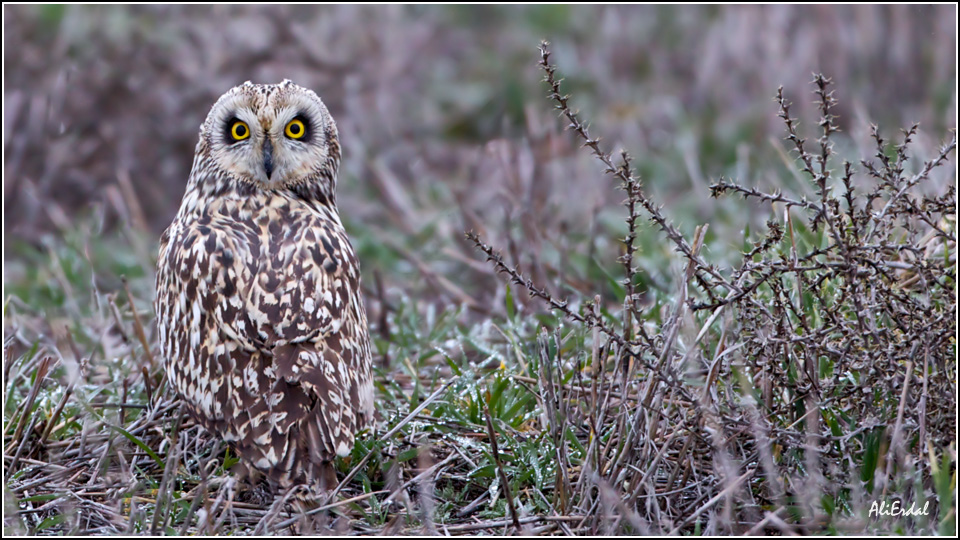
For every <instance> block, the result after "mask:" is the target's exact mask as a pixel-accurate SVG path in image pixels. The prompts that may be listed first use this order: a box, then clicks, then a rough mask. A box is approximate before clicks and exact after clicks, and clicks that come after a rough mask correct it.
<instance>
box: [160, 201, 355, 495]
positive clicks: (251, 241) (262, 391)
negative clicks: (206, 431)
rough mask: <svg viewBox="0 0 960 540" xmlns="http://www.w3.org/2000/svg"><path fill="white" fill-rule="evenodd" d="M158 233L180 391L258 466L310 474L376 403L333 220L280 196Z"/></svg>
mask: <svg viewBox="0 0 960 540" xmlns="http://www.w3.org/2000/svg"><path fill="white" fill-rule="evenodd" d="M246 216H256V218H250V219H244V217H246ZM167 236H168V242H167V243H165V244H164V246H163V247H162V251H161V274H164V275H163V276H162V277H160V276H158V280H161V279H162V280H163V281H164V282H165V283H158V291H165V293H163V294H164V295H165V296H166V303H167V304H168V305H166V306H161V309H160V311H161V318H165V319H166V322H167V325H168V328H167V329H166V332H164V330H163V329H161V334H164V333H166V334H168V335H169V336H170V338H169V339H167V340H166V341H167V345H166V347H164V348H165V353H167V354H165V356H166V357H167V358H168V360H169V361H170V364H169V368H170V376H171V379H172V380H173V381H174V383H175V385H176V386H177V389H178V391H180V393H181V395H182V396H183V397H184V398H185V401H186V402H187V403H188V406H191V407H192V408H193V410H194V411H195V412H196V413H197V416H199V417H201V418H205V419H207V421H206V422H205V423H206V424H207V427H209V428H211V429H214V430H216V431H218V432H219V433H220V434H221V435H222V436H223V437H224V438H225V439H226V440H228V441H231V442H233V443H234V444H235V445H236V446H237V447H238V450H240V452H241V453H242V454H244V455H245V457H247V458H248V459H249V460H250V461H251V462H252V463H253V464H254V465H255V466H256V467H257V468H259V469H261V470H264V471H265V472H267V473H268V474H269V475H270V476H272V477H274V478H275V479H276V480H278V481H280V482H281V483H283V484H287V483H290V482H300V481H303V480H308V481H309V480H311V476H312V474H313V473H312V472H311V469H312V468H313V466H314V465H317V464H319V463H320V462H322V461H328V460H330V459H332V457H333V456H335V455H346V454H347V453H349V451H350V449H351V448H352V447H353V442H354V435H355V433H356V432H357V431H360V430H361V429H363V428H365V427H367V426H368V425H369V423H370V421H371V420H372V415H373V386H372V381H371V380H370V350H369V338H368V334H367V328H366V315H365V313H364V310H363V304H362V301H361V297H360V294H361V292H360V276H359V263H358V261H357V259H356V255H355V254H354V252H353V249H352V247H351V246H350V244H349V242H348V241H347V239H346V235H345V233H344V232H343V229H342V226H340V223H339V220H338V219H331V218H330V217H329V216H325V215H323V214H322V213H317V212H316V211H309V210H308V209H305V208H299V209H298V208H297V207H296V206H295V205H292V203H291V202H290V201H288V200H283V199H277V200H274V201H268V204H265V205H264V206H263V207H261V208H258V209H256V211H255V212H251V211H250V209H248V208H245V207H243V206H242V205H240V206H236V207H231V206H230V205H223V206H222V207H219V208H215V209H213V211H212V212H211V213H207V214H204V215H203V216H201V218H200V219H199V220H197V221H194V222H192V223H190V224H188V225H186V226H182V227H176V226H174V227H171V230H170V231H168V235H167ZM164 264H165V265H166V267H165V268H164V267H163V265H164ZM162 303H164V302H163V301H161V300H160V298H159V295H158V304H162ZM164 312H165V314H164Z"/></svg>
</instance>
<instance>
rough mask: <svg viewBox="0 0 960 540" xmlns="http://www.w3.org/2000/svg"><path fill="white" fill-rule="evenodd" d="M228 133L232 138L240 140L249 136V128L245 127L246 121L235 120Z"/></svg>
mask: <svg viewBox="0 0 960 540" xmlns="http://www.w3.org/2000/svg"><path fill="white" fill-rule="evenodd" d="M230 135H232V136H233V140H235V141H242V140H244V139H246V138H247V137H249V136H250V128H249V127H247V123H246V122H244V121H243V120H237V121H236V122H234V123H233V126H231V127H230Z"/></svg>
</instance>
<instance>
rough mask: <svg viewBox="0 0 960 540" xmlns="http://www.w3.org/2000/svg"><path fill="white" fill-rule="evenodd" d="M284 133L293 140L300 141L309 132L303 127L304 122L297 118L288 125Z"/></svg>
mask: <svg viewBox="0 0 960 540" xmlns="http://www.w3.org/2000/svg"><path fill="white" fill-rule="evenodd" d="M283 132H284V133H286V134H287V137H290V138H291V139H300V138H302V137H303V135H304V134H305V133H306V132H307V128H306V126H304V125H303V122H301V121H300V120H299V119H297V118H294V119H293V120H291V121H290V123H289V124H287V127H286V129H284V130H283Z"/></svg>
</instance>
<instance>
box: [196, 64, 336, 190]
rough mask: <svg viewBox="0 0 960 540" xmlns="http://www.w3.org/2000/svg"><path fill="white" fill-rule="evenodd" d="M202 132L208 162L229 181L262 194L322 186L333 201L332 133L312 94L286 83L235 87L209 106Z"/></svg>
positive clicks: (329, 120) (333, 129)
mask: <svg viewBox="0 0 960 540" xmlns="http://www.w3.org/2000/svg"><path fill="white" fill-rule="evenodd" d="M207 128H208V129H207V133H208V141H209V142H210V147H211V149H212V153H213V156H214V158H215V159H217V161H218V163H219V165H220V167H221V168H222V169H223V170H224V171H226V172H227V173H229V174H230V176H232V177H234V178H236V179H238V180H241V181H244V182H248V183H250V184H253V185H255V186H256V187H258V188H259V189H262V190H277V189H287V188H293V187H297V186H303V185H318V184H323V185H322V186H319V187H320V188H321V191H322V192H323V193H327V194H330V195H332V193H333V190H334V187H335V186H334V184H335V182H336V172H337V168H338V167H339V162H340V145H339V141H338V137H337V128H336V123H335V122H334V121H333V118H331V117H330V113H329V112H328V111H327V108H326V107H325V106H324V104H323V102H322V101H320V98H319V97H317V95H316V94H314V93H313V92H312V91H310V90H307V89H306V88H302V87H300V86H297V85H295V84H293V83H291V82H289V81H284V82H283V83H280V84H277V85H252V84H249V83H248V84H244V85H241V86H238V87H235V88H234V89H232V90H231V91H229V92H227V93H226V94H224V96H223V97H221V99H220V101H218V102H217V104H216V105H215V106H214V108H213V110H212V111H211V114H210V117H209V118H208V124H207Z"/></svg>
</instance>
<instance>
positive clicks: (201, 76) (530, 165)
mask: <svg viewBox="0 0 960 540" xmlns="http://www.w3.org/2000/svg"><path fill="white" fill-rule="evenodd" d="M955 29H956V7H955V6H953V5H943V6H846V7H833V6H797V7H795V6H764V7H739V6H724V7H709V6H682V7H681V6H673V7H660V6H632V7H628V6H617V7H590V6H577V7H568V6H546V5H541V6H531V7H519V6H482V7H473V6H452V7H443V6H363V7H360V6H337V7H328V6H313V7H301V6H290V7H283V6H237V7H227V6H216V7H194V6H133V7H122V6H98V7H88V6H54V5H50V6H5V7H4V42H5V49H4V51H5V52H4V76H5V84H4V105H3V107H4V125H3V145H4V152H5V154H4V156H5V159H4V183H3V189H4V202H3V204H4V207H3V208H4V212H3V213H4V218H3V219H4V226H5V227H4V231H5V239H6V245H7V249H6V250H5V252H4V258H5V260H6V261H8V262H9V261H11V260H20V259H22V258H23V257H27V256H28V254H29V252H30V251H31V249H35V248H36V247H38V246H40V245H42V244H43V242H44V238H48V239H49V238H56V237H57V236H58V235H60V234H63V231H65V230H70V229H73V228H75V227H76V223H77V222H78V220H83V219H94V220H95V221H96V223H97V225H96V227H95V228H96V230H97V231H105V232H108V231H111V230H115V229H117V226H118V225H122V226H123V227H122V228H124V229H132V230H139V231H143V236H144V238H148V239H152V240H153V241H154V242H155V239H156V237H158V236H159V233H160V232H161V231H162V230H163V228H164V227H165V226H166V225H167V224H168V223H169V222H170V220H171V218H172V216H173V215H174V214H175V212H176V209H177V207H178V205H179V201H180V198H181V196H182V194H183V190H184V187H185V183H186V179H187V176H188V174H189V169H190V166H191V160H192V156H193V151H194V146H195V144H196V141H197V132H198V128H199V126H200V123H201V122H202V120H203V119H204V117H205V116H206V114H207V111H208V110H209V108H210V106H211V105H212V104H213V103H214V101H215V100H216V99H217V97H218V96H220V95H221V94H222V93H223V92H225V91H226V90H227V89H229V88H230V87H232V86H234V85H237V84H240V83H242V82H244V81H246V80H252V81H254V82H260V83H273V82H278V81H280V80H282V79H284V78H289V79H292V80H293V81H294V82H296V83H298V84H300V85H303V86H307V87H310V88H312V89H314V90H315V91H316V92H317V93H318V94H319V95H320V96H321V97H322V98H323V100H324V101H325V103H326V104H327V105H328V107H329V109H330V111H331V112H332V114H333V116H334V117H335V119H336V120H337V122H338V125H339V127H340V133H341V137H342V143H343V147H344V163H343V166H342V168H341V178H340V183H339V197H338V200H339V205H340V210H341V214H343V216H344V221H345V223H346V224H347V228H348V230H349V231H350V232H351V234H352V235H354V236H355V237H356V242H357V243H359V244H360V246H359V249H360V251H361V259H364V258H365V257H364V255H363V253H364V252H366V258H367V259H370V260H373V261H374V262H373V263H369V264H367V265H366V267H365V271H368V270H369V269H370V267H371V266H372V267H373V270H374V271H375V270H377V268H389V269H390V274H391V275H396V274H397V273H398V272H399V273H400V274H402V271H399V270H397V265H392V264H391V263H390V260H393V261H396V260H397V259H399V260H401V262H404V260H406V262H405V263H404V264H403V265H401V266H403V267H404V268H407V269H409V271H410V273H411V274H412V275H417V274H423V273H424V272H426V273H427V274H429V273H430V272H431V271H430V268H436V265H440V266H443V265H445V264H450V263H451V261H458V264H460V265H466V266H467V267H472V266H473V265H471V263H472V262H473V261H474V260H476V259H477V257H476V254H475V251H474V250H473V248H472V246H469V245H467V244H466V242H465V241H464V240H463V231H464V230H467V229H477V230H478V231H479V232H481V233H483V234H485V235H487V236H488V237H492V239H493V240H494V241H495V242H499V243H500V245H506V244H509V245H510V246H511V248H512V250H513V251H514V253H513V256H514V258H515V259H523V258H524V257H526V256H527V249H526V247H525V245H526V243H529V244H528V245H529V251H530V253H531V255H529V256H530V257H533V258H534V259H536V257H537V256H538V253H539V250H540V249H541V247H540V246H541V245H544V244H547V245H549V244H550V243H553V244H558V243H563V242H566V241H567V240H568V239H569V240H570V241H572V242H577V241H578V239H583V238H587V239H590V240H589V241H590V247H589V249H590V254H591V255H593V253H594V251H593V250H594V249H595V248H598V249H610V250H616V245H615V244H613V245H612V246H607V247H606V248H604V246H603V245H601V246H599V247H597V246H594V245H593V239H594V238H598V237H597V235H596V234H595V233H596V232H598V231H602V230H604V229H610V230H611V231H613V232H617V231H618V230H619V229H617V228H618V227H620V228H622V227H623V224H622V222H621V218H622V215H623V210H622V207H619V206H618V205H617V203H619V202H620V201H621V200H622V198H623V194H622V193H621V192H618V191H616V190H614V189H611V188H612V187H613V181H612V180H611V179H609V178H605V177H604V175H603V173H602V169H601V167H600V165H599V164H598V163H597V162H596V161H595V160H594V159H593V158H592V156H590V155H589V154H588V153H587V152H586V151H582V150H580V149H578V142H577V141H576V140H575V139H574V138H573V136H572V134H570V133H569V132H564V131H563V127H564V126H563V124H562V123H561V122H560V121H559V120H558V119H557V116H556V113H555V111H554V110H553V109H552V103H550V102H548V100H547V99H546V98H545V96H546V88H545V86H544V84H543V83H542V80H541V79H542V73H541V72H540V70H539V69H538V66H537V61H538V60H539V54H538V51H537V46H538V44H539V42H540V40H541V39H546V40H549V41H550V42H551V44H552V50H553V52H554V55H553V58H554V60H555V61H556V62H557V64H558V67H559V71H560V74H561V75H562V76H563V77H564V78H565V79H564V88H565V91H567V92H569V93H571V94H572V95H573V103H574V106H575V107H576V108H579V109H580V110H581V111H582V114H583V118H584V119H585V120H587V121H589V122H590V126H591V130H592V131H591V133H592V134H593V135H601V136H602V137H603V144H604V146H605V147H606V148H607V149H608V150H617V149H619V148H624V149H626V150H628V151H629V152H630V153H631V155H633V156H634V158H635V165H636V167H637V168H638V170H639V172H640V174H641V176H642V178H643V180H644V182H645V186H646V189H647V190H648V191H650V192H652V193H653V194H654V198H655V199H656V200H658V201H660V202H661V203H663V204H665V205H666V207H667V212H668V214H669V215H670V216H671V217H672V218H673V219H674V220H675V221H676V222H677V223H678V226H679V227H680V228H681V229H682V230H684V231H685V232H689V231H692V228H693V227H694V226H696V225H697V224H699V223H703V222H707V221H710V222H711V227H712V230H711V234H723V232H724V223H728V224H729V226H730V230H731V231H742V230H743V227H744V226H745V225H747V226H750V225H757V226H762V223H763V221H764V219H765V218H764V215H765V212H766V209H763V211H758V212H756V213H752V212H746V213H745V212H743V208H744V207H743V204H745V203H742V202H740V201H738V200H733V198H730V200H724V201H720V202H717V201H713V200H711V199H709V190H708V189H707V186H708V185H709V184H710V183H711V182H712V181H713V180H715V179H716V178H717V177H719V176H720V175H724V176H728V177H734V178H737V179H739V180H740V181H741V182H744V183H746V184H749V185H763V186H766V187H768V188H769V187H772V188H782V189H787V190H790V191H792V192H794V193H796V192H799V193H801V194H802V193H811V192H812V191H811V188H810V186H809V185H808V184H809V183H808V182H805V181H804V179H803V178H802V177H801V176H800V175H799V173H797V170H796V167H795V166H794V164H793V163H792V160H791V158H790V157H788V153H787V146H786V145H785V144H784V141H783V128H782V124H781V123H780V121H779V119H777V118H776V105H775V103H774V101H773V99H772V98H773V96H774V95H775V93H776V91H777V87H778V86H781V85H782V86H783V87H784V91H785V93H786V94H787V96H788V98H789V99H790V100H791V101H792V102H794V108H793V110H792V111H791V113H792V115H793V116H797V117H800V119H801V123H800V129H801V132H803V133H805V134H807V135H808V136H815V128H816V126H815V123H816V119H817V116H816V111H815V110H814V107H813V103H812V102H813V95H812V93H811V90H812V86H811V85H810V84H809V83H810V81H811V79H812V75H811V74H812V73H813V72H815V71H816V72H823V73H824V74H825V75H827V76H829V77H832V78H833V80H834V82H835V87H834V88H835V90H836V95H837V97H838V99H839V107H838V109H837V110H838V114H839V121H838V122H839V125H840V127H841V128H842V129H843V130H844V132H845V133H846V135H847V137H846V138H845V139H842V140H843V141H846V142H845V143H841V144H848V145H849V148H841V149H840V150H841V154H842V155H845V156H852V159H851V160H852V161H854V162H856V161H857V160H858V159H859V158H860V157H867V156H870V155H871V154H872V153H873V151H872V150H871V148H872V143H871V141H870V140H869V131H868V126H869V123H871V122H875V123H878V124H880V126H881V129H882V130H883V132H884V133H885V134H886V135H887V136H888V138H892V137H894V136H896V135H898V129H899V128H900V127H906V126H908V125H910V124H911V123H913V122H920V125H921V130H920V134H919V135H918V136H917V137H916V140H917V141H918V150H917V152H918V157H919V158H922V159H928V158H929V157H931V156H932V155H933V154H934V152H935V149H936V146H937V144H938V142H939V141H940V139H942V138H943V137H945V136H946V131H947V129H948V128H953V127H955V126H956V123H955V118H956V101H957V94H956V71H955V66H956V50H957V42H956V33H955ZM954 170H955V168H952V167H948V168H945V169H944V170H941V171H938V173H937V174H941V175H942V176H943V178H944V182H948V181H949V182H952V174H953V173H952V171H954ZM90 216H93V217H92V218H90ZM647 236H650V239H649V240H648V242H650V243H649V244H648V245H645V246H644V245H643V242H644V239H643V238H641V245H642V247H643V248H644V249H645V250H646V253H647V254H650V255H654V256H655V255H656V254H657V250H658V246H657V238H656V237H655V236H654V233H653V231H652V230H651V231H650V232H649V235H647ZM514 237H516V238H521V239H523V240H522V241H521V240H516V241H514ZM598 241H599V242H601V243H602V242H603V240H602V238H601V239H599V240H598ZM518 244H519V247H518ZM382 246H388V247H390V249H389V250H388V252H385V253H379V254H378V253H377V250H378V249H380V247H382ZM144 249H145V250H146V251H148V252H151V253H152V252H153V251H155V247H154V246H150V245H147V246H146V247H145V248H144ZM663 249H666V248H663ZM441 252H443V253H442V254H441ZM388 259H389V260H388ZM381 261H384V262H383V264H381ZM431 265H432V266H431ZM533 266H534V267H535V268H534V271H535V272H536V271H538V269H539V268H540V265H539V263H537V264H533ZM14 270H15V271H17V272H19V271H20V270H18V266H17V265H15V266H14ZM441 271H442V270H441ZM477 271H480V270H479V269H478V270H477ZM487 273H489V271H487ZM5 281H6V280H5ZM368 283H369V282H368ZM434 285H436V284H434ZM441 288H443V287H441ZM448 292H449V291H448ZM456 296H457V294H456V293H453V296H452V297H454V298H455V297H456ZM461 300H462V298H461Z"/></svg>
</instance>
